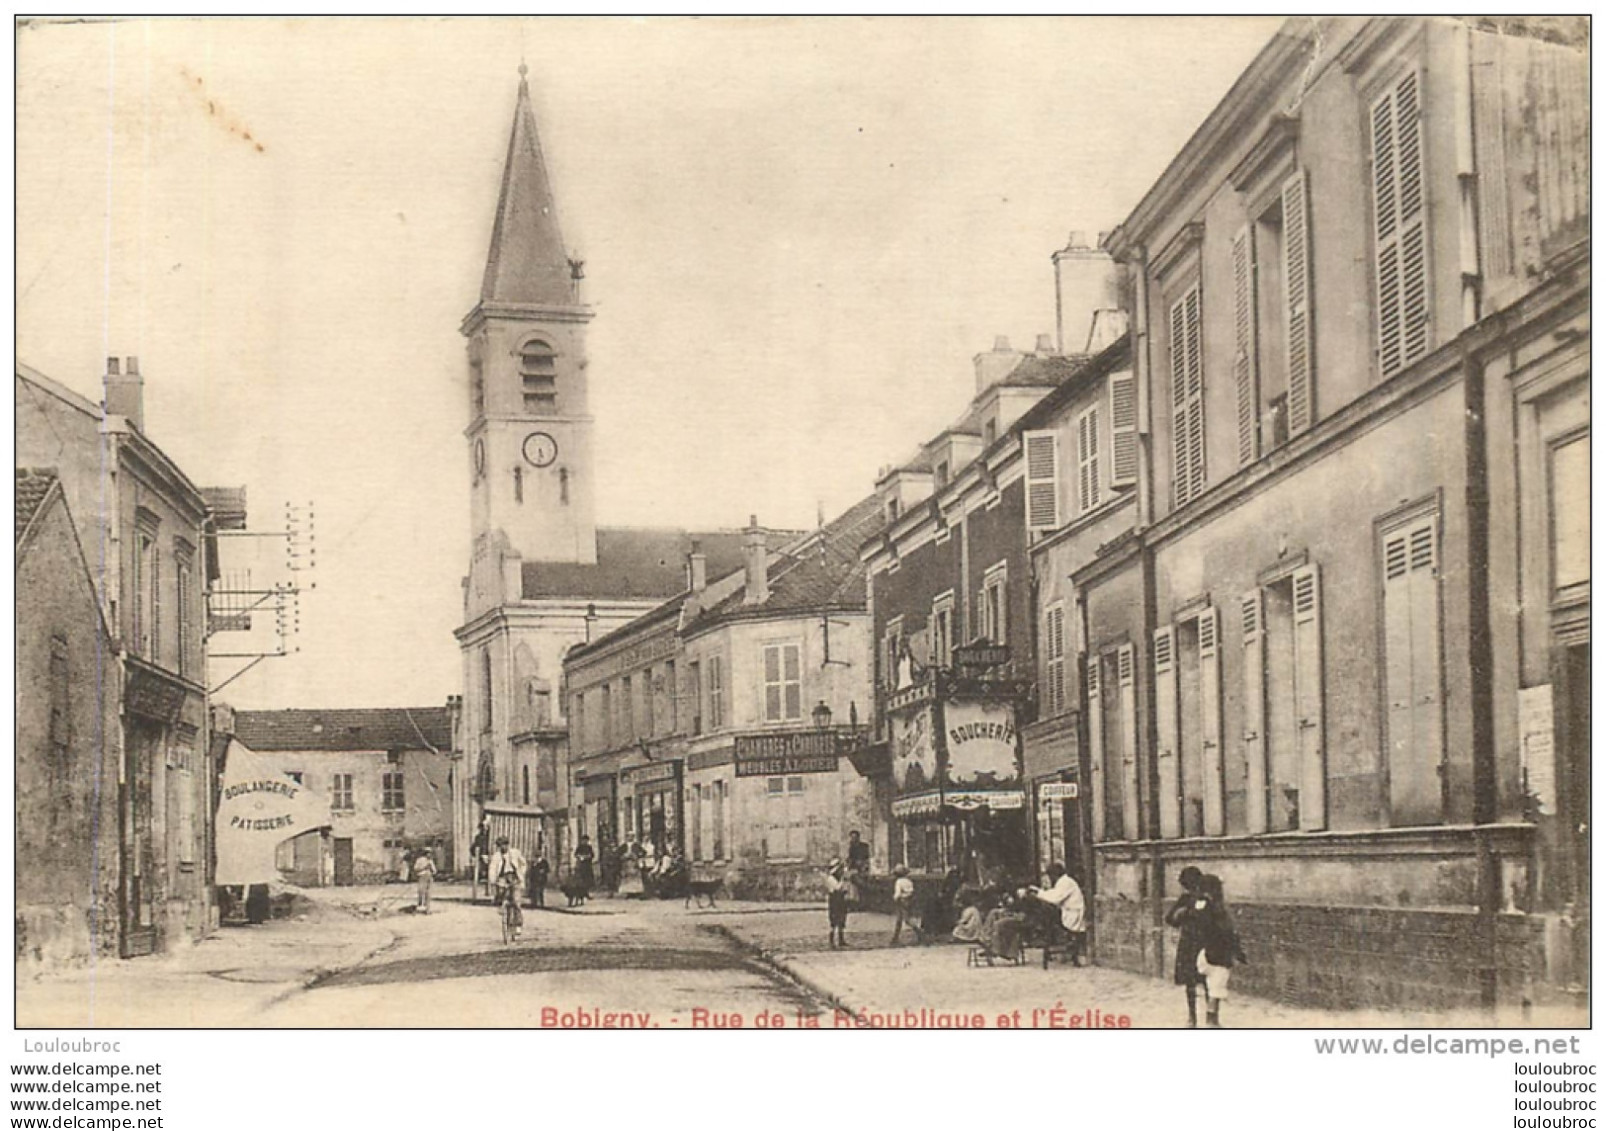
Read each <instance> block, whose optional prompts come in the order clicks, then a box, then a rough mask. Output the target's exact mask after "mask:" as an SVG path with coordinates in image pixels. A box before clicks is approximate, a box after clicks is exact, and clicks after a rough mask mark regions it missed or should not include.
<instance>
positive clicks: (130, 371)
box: [106, 357, 145, 432]
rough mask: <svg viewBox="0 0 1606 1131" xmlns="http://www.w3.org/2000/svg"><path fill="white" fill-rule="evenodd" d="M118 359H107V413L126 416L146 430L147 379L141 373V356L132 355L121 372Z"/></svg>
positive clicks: (135, 424) (140, 429) (138, 427)
mask: <svg viewBox="0 0 1606 1131" xmlns="http://www.w3.org/2000/svg"><path fill="white" fill-rule="evenodd" d="M117 370H118V365H117V359H116V358H115V357H108V358H107V359H106V413H107V415H108V416H121V417H125V418H126V419H127V420H128V422H129V423H130V424H132V425H133V426H134V427H135V428H137V429H138V430H139V431H141V432H143V431H145V381H144V379H143V378H141V377H140V375H139V358H137V357H131V358H129V359H128V365H127V366H126V367H125V368H124V370H123V372H121V373H119V372H118V371H117Z"/></svg>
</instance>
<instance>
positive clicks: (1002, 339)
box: [993, 334, 1009, 353]
mask: <svg viewBox="0 0 1606 1131" xmlns="http://www.w3.org/2000/svg"><path fill="white" fill-rule="evenodd" d="M1008 349H1009V337H1008V336H1007V335H1005V334H999V335H997V336H996V337H994V338H993V352H994V353H1003V352H1005V351H1006V350H1008Z"/></svg>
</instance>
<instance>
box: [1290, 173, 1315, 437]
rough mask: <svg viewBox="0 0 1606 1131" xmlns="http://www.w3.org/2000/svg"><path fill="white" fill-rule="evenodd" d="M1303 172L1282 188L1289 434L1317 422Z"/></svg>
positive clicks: (1307, 214) (1307, 209)
mask: <svg viewBox="0 0 1606 1131" xmlns="http://www.w3.org/2000/svg"><path fill="white" fill-rule="evenodd" d="M1305 186H1306V182H1305V170H1303V169H1300V170H1298V171H1297V172H1296V173H1295V174H1294V175H1293V176H1291V177H1289V178H1288V180H1287V182H1286V183H1285V184H1284V185H1283V279H1284V285H1285V288H1286V289H1285V292H1284V294H1285V297H1286V298H1287V308H1286V310H1285V311H1284V314H1285V315H1286V317H1287V319H1288V434H1289V435H1290V436H1297V435H1299V434H1300V433H1301V432H1304V431H1307V430H1308V429H1309V428H1310V426H1311V425H1312V424H1314V423H1315V422H1316V383H1315V371H1316V353H1315V341H1314V339H1313V336H1312V325H1313V322H1312V318H1311V279H1312V272H1311V262H1310V195H1309V193H1307V192H1306V188H1305Z"/></svg>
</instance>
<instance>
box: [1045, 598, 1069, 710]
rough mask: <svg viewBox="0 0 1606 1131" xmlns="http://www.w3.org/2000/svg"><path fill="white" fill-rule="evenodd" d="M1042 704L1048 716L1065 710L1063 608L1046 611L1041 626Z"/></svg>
mask: <svg viewBox="0 0 1606 1131" xmlns="http://www.w3.org/2000/svg"><path fill="white" fill-rule="evenodd" d="M1043 649H1044V657H1043V659H1044V662H1043V703H1044V706H1045V708H1046V710H1047V713H1048V714H1049V715H1051V716H1052V715H1057V714H1059V713H1061V712H1062V711H1064V710H1065V606H1064V605H1055V606H1054V607H1053V608H1051V609H1049V610H1048V615H1047V616H1046V617H1045V618H1044V624H1043Z"/></svg>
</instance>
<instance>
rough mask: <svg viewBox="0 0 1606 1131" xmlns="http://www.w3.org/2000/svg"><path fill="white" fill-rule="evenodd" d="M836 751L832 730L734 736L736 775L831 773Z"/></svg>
mask: <svg viewBox="0 0 1606 1131" xmlns="http://www.w3.org/2000/svg"><path fill="white" fill-rule="evenodd" d="M836 752H837V735H836V733H835V732H834V731H828V730H815V731H790V732H788V733H785V734H739V735H737V736H736V776H737V777H739V778H762V777H774V776H776V775H778V774H834V773H836V759H837V753H836Z"/></svg>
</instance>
